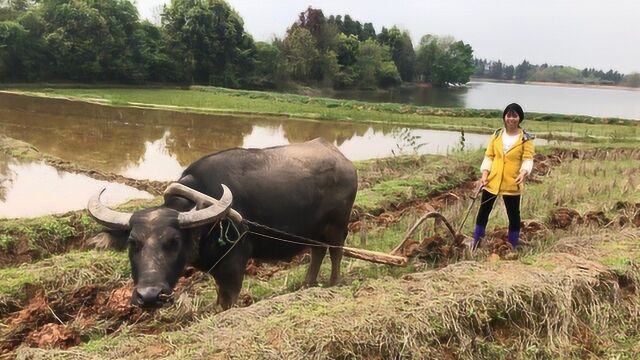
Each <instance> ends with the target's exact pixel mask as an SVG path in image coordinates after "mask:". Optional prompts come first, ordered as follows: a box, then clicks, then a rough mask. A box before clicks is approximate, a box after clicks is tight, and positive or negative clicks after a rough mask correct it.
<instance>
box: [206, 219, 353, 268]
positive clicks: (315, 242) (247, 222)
mask: <svg viewBox="0 0 640 360" xmlns="http://www.w3.org/2000/svg"><path fill="white" fill-rule="evenodd" d="M229 222H230V223H231V225H233V228H234V230H235V231H236V234H238V235H239V236H238V238H237V239H236V240H230V239H229V237H228V231H229V228H230V227H231V225H230V226H228V227H227V229H226V231H224V227H223V226H222V224H221V225H220V234H221V236H220V237H221V238H222V237H223V234H224V237H225V239H222V240H221V239H219V242H220V244H221V245H223V244H225V243H226V244H231V246H230V247H229V249H228V250H227V251H226V252H225V253H224V254H222V256H221V257H220V258H219V259H218V261H216V262H215V263H214V264H213V265H212V266H211V267H210V268H209V270H208V271H207V272H210V271H211V270H213V269H214V268H215V267H216V266H217V265H218V264H219V263H220V262H221V261H222V259H224V258H225V257H226V256H227V255H228V254H229V253H230V252H231V250H233V248H234V247H236V245H238V243H239V242H240V240H242V238H244V236H245V235H247V234H255V235H260V236H263V237H266V238H269V239H273V240H278V241H282V242H287V243H291V244H298V245H305V246H318V247H326V248H342V247H343V246H341V245H329V244H325V243H322V242H320V241H318V240H313V239H309V238H306V237H304V236H298V235H293V234H289V233H287V232H286V231H282V230H278V229H274V228H271V227H269V226H266V225H262V224H259V223H257V222H253V221H250V220H246V219H242V223H243V224H244V225H251V226H254V227H256V228H260V229H264V230H268V231H272V232H275V233H277V234H281V235H283V236H288V237H292V238H296V239H300V240H302V241H304V242H299V241H293V240H287V239H283V238H278V237H275V236H271V235H267V234H263V233H260V232H256V231H251V230H245V231H243V232H242V234H240V231H239V230H238V228H237V227H236V225H235V224H234V222H233V221H229ZM220 223H222V222H220ZM212 229H213V228H212ZM209 233H211V232H209Z"/></svg>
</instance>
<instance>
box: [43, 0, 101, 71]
mask: <svg viewBox="0 0 640 360" xmlns="http://www.w3.org/2000/svg"><path fill="white" fill-rule="evenodd" d="M42 5H43V8H42V11H43V19H44V23H45V24H46V25H45V26H46V30H45V33H46V35H45V37H44V42H45V47H46V49H47V52H48V53H50V54H51V56H52V66H51V68H52V73H53V74H52V76H54V77H56V78H62V79H70V80H82V81H95V80H98V79H99V78H100V77H101V75H102V74H103V71H104V69H103V67H102V64H101V60H104V58H105V57H106V56H107V51H106V49H108V48H109V47H110V44H111V43H112V41H113V38H112V36H111V34H109V27H108V24H107V21H106V20H105V18H104V17H103V16H102V15H101V14H100V12H99V11H98V10H97V9H96V8H93V7H91V6H90V5H89V4H88V3H87V2H82V1H64V0H48V1H45V2H43V4H42Z"/></svg>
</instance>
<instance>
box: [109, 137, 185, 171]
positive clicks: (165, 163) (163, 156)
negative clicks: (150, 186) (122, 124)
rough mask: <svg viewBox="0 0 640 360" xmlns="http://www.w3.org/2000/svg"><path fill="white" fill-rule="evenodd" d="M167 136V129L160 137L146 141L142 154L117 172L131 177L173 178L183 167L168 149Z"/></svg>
mask: <svg viewBox="0 0 640 360" xmlns="http://www.w3.org/2000/svg"><path fill="white" fill-rule="evenodd" d="M169 137H170V133H169V131H165V133H164V135H162V138H160V139H158V140H156V141H153V142H149V141H146V142H145V151H144V155H142V157H141V158H140V159H138V161H137V162H136V163H135V164H131V165H129V166H128V167H127V168H126V169H124V170H123V171H119V173H120V174H121V175H124V176H126V177H129V178H132V179H150V180H160V181H167V180H175V179H176V178H177V176H178V175H179V174H180V173H181V172H182V170H183V167H182V166H181V165H180V163H179V162H178V160H177V159H176V157H175V156H173V155H171V153H170V151H169V147H168V141H167V140H168V139H169Z"/></svg>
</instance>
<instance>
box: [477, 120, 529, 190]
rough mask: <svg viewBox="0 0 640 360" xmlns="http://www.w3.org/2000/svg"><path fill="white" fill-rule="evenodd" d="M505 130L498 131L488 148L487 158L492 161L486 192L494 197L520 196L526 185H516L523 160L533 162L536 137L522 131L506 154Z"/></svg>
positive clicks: (492, 136)
mask: <svg viewBox="0 0 640 360" xmlns="http://www.w3.org/2000/svg"><path fill="white" fill-rule="evenodd" d="M503 131H504V130H503V129H498V130H496V131H495V132H494V133H493V135H491V139H490V140H489V145H488V146H487V151H486V152H485V156H486V157H487V158H489V159H491V160H492V162H491V171H490V172H489V177H488V178H487V181H488V183H487V185H486V186H485V190H487V191H488V192H490V193H492V194H494V195H520V194H522V190H523V188H524V186H523V185H524V184H516V177H518V174H519V173H520V167H521V166H522V161H523V160H533V154H534V145H533V139H534V136H533V135H531V134H529V133H527V132H526V131H525V130H524V129H520V136H519V138H518V140H517V141H516V142H515V144H513V146H511V148H509V150H507V152H506V153H505V152H504V150H503V145H502V132H503Z"/></svg>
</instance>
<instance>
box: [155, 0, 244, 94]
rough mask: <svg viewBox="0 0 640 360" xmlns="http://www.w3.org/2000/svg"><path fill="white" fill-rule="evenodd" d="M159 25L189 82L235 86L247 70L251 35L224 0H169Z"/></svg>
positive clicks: (240, 81) (239, 82)
mask: <svg viewBox="0 0 640 360" xmlns="http://www.w3.org/2000/svg"><path fill="white" fill-rule="evenodd" d="M162 26H163V29H164V30H165V32H166V34H167V37H168V42H169V46H170V48H171V49H172V56H174V58H175V59H180V60H179V61H181V62H182V68H183V69H184V72H185V74H186V75H187V76H186V77H187V78H189V79H191V81H192V82H195V83H204V84H212V85H219V86H227V87H238V86H240V85H241V84H242V82H243V80H244V79H243V78H244V76H245V75H246V74H250V73H251V71H252V69H251V67H252V65H253V60H254V59H255V44H254V42H253V38H252V37H251V36H250V35H249V34H247V33H246V32H245V31H244V24H243V21H242V18H241V17H240V15H238V13H237V12H236V11H235V10H233V9H231V7H230V6H229V4H227V3H226V2H225V1H224V0H172V1H171V5H169V6H168V7H166V8H165V9H164V12H163V13H162Z"/></svg>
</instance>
